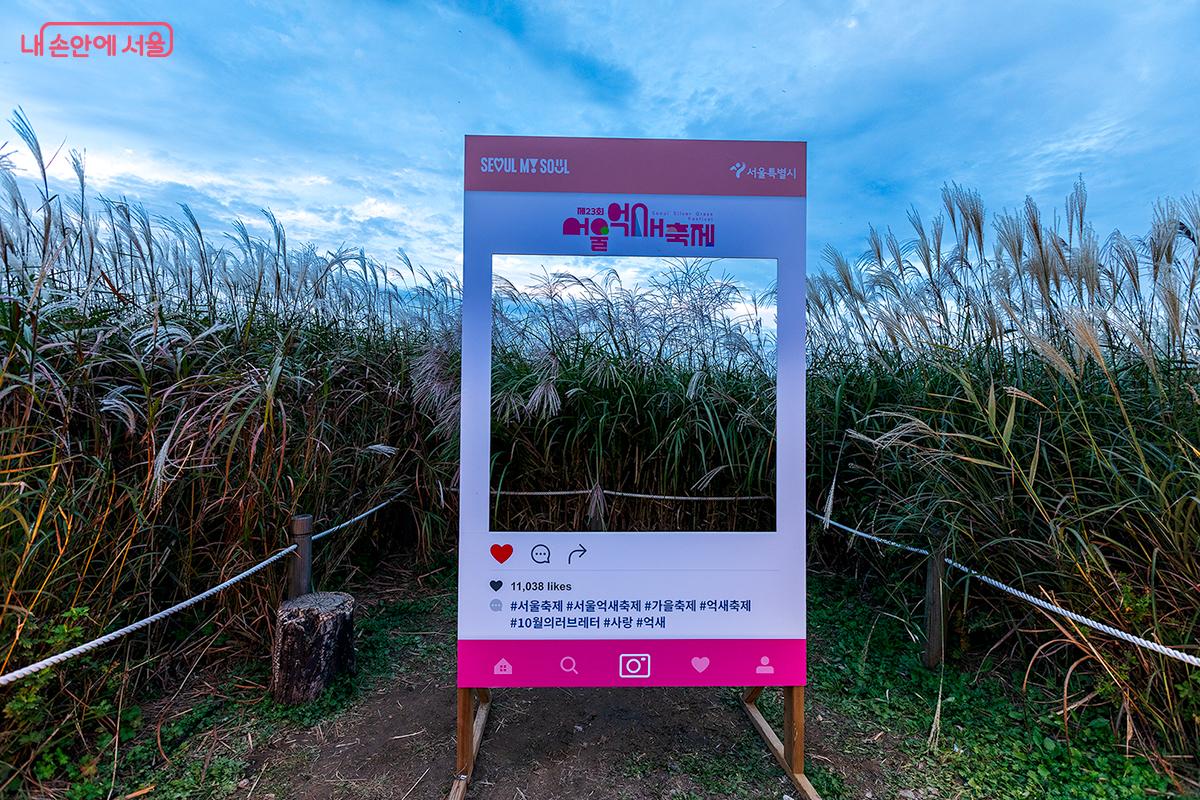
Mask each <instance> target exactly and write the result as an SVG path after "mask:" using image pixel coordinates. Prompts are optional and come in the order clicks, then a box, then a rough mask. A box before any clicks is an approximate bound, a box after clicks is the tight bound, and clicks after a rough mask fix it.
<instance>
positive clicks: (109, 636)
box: [0, 544, 296, 686]
mask: <svg viewBox="0 0 1200 800" xmlns="http://www.w3.org/2000/svg"><path fill="white" fill-rule="evenodd" d="M295 549H296V545H294V544H290V545H288V546H287V547H285V548H284V549H282V550H280V551H279V552H278V553H275V554H274V555H272V556H269V557H268V558H266V559H265V560H263V561H260V562H258V563H257V564H255V565H254V566H253V567H251V568H250V569H248V570H246V571H245V572H241V573H238V574H237V575H234V576H233V577H232V578H230V579H229V580H227V581H225V582H224V583H219V584H217V585H216V586H214V587H212V588H211V589H208V590H207V591H204V592H201V593H200V594H198V595H196V596H195V597H190V598H188V599H187V600H184V601H183V602H182V603H176V604H175V605H173V606H171V607H170V608H167V609H163V610H162V611H159V612H158V613H157V614H154V615H152V616H149V617H146V618H145V619H143V620H138V621H137V622H135V623H133V624H132V625H126V626H125V627H124V628H121V629H120V630H115V631H113V632H112V633H106V634H105V635H103V636H101V637H100V638H99V639H93V640H92V641H90V642H88V643H87V644H81V645H79V646H78V647H73V648H71V649H70V650H67V651H66V652H63V653H59V654H58V655H53V656H50V657H49V658H43V659H42V660H41V661H39V662H37V663H36V664H30V665H29V666H28V667H22V668H21V669H18V670H16V671H14V672H10V673H8V674H7V675H0V686H7V685H8V684H10V683H16V682H17V681H19V680H21V679H22V678H28V677H29V676H30V675H32V674H34V673H35V672H41V671H42V670H44V669H46V668H47V667H53V666H54V665H55V664H61V663H62V662H64V661H66V660H67V659H70V658H74V657H75V656H78V655H83V654H84V653H87V652H89V651H91V650H95V649H96V648H97V647H103V646H104V645H106V644H108V643H109V642H112V641H115V640H117V639H120V638H121V637H122V636H126V635H128V634H131V633H133V632H134V631H139V630H141V629H142V628H145V627H146V626H147V625H151V624H153V623H155V622H158V621H159V620H160V619H166V618H167V617H169V616H171V615H172V614H175V613H178V612H180V611H183V610H184V609H185V608H190V607H192V606H194V605H196V604H197V603H199V602H202V601H204V600H207V599H208V598H210V597H212V596H213V595H214V594H217V593H218V592H221V591H223V590H225V589H228V588H229V587H230V586H233V585H234V584H235V583H237V582H238V581H240V580H243V579H245V578H249V577H250V576H251V575H253V574H254V573H256V572H258V571H259V570H261V569H263V568H265V567H268V566H270V565H271V564H274V563H275V562H276V561H278V560H279V559H281V558H283V557H284V556H286V555H287V554H288V553H291V552H292V551H293V550H295Z"/></svg>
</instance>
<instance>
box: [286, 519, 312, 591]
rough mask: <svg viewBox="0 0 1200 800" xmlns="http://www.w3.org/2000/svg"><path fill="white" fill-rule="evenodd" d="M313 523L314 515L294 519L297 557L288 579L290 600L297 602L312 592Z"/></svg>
mask: <svg viewBox="0 0 1200 800" xmlns="http://www.w3.org/2000/svg"><path fill="white" fill-rule="evenodd" d="M312 523H313V518H312V514H297V515H296V516H294V517H292V541H293V542H295V544H296V557H295V558H294V559H292V571H291V574H290V576H289V578H288V591H287V599H288V600H295V599H296V598H297V597H299V596H300V595H302V594H308V593H309V592H311V591H312Z"/></svg>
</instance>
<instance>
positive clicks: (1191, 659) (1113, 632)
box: [808, 509, 1200, 667]
mask: <svg viewBox="0 0 1200 800" xmlns="http://www.w3.org/2000/svg"><path fill="white" fill-rule="evenodd" d="M808 513H809V514H811V515H812V516H814V517H816V518H817V519H819V520H821V522H822V523H823V524H824V525H826V526H829V525H832V526H833V527H835V528H840V529H841V530H844V531H846V532H847V533H850V534H853V535H854V536H857V537H859V538H862V539H869V540H870V541H872V542H879V543H880V544H886V545H889V546H891V547H899V548H902V549H904V550H908V551H909V552H912V553H919V554H920V555H924V556H928V555H929V551H928V550H925V549H922V548H920V547H912V546H911V545H907V544H901V543H900V542H893V541H892V540H890V539H884V538H883V537H881V536H872V535H871V534H869V533H864V532H863V531H860V530H856V529H854V528H851V527H849V526H847V525H843V524H841V523H840V522H834V521H833V520H831V519H829V517H827V516H824V515H822V514H818V513H817V512H815V511H813V510H812V509H809V510H808ZM944 561H945V562H946V565H947V566H949V567H953V568H954V569H957V570H959V571H960V572H965V573H966V574H967V575H969V576H971V577H972V578H975V579H977V580H981V581H983V582H984V583H986V584H987V585H988V586H991V587H993V588H996V589H999V590H1000V591H1002V592H1007V593H1008V594H1011V595H1012V596H1013V597H1016V598H1019V599H1021V600H1024V601H1025V602H1027V603H1031V604H1033V605H1035V606H1037V607H1038V608H1040V609H1042V610H1043V611H1049V612H1051V613H1053V614H1058V615H1060V616H1063V617H1066V618H1067V619H1069V620H1071V621H1072V622H1076V623H1078V624H1080V625H1084V626H1086V627H1088V628H1091V629H1092V630H1095V631H1099V632H1100V633H1104V634H1107V635H1109V636H1112V637H1113V638H1116V639H1120V640H1122V641H1125V642H1129V643H1130V644H1134V645H1137V646H1138V647H1143V648H1145V649H1147V650H1153V651H1154V652H1156V653H1158V654H1160V655H1164V656H1166V657H1167V658H1173V659H1175V660H1176V661H1182V662H1183V663H1185V664H1190V665H1191V666H1193V667H1200V657H1197V656H1194V655H1192V654H1191V653H1184V652H1182V651H1180V650H1175V649H1173V648H1170V647H1167V646H1166V645H1162V644H1159V643H1158V642H1152V641H1150V640H1149V639H1143V638H1142V637H1141V636H1134V635H1133V634H1132V633H1126V632H1125V631H1123V630H1119V629H1117V628H1114V627H1112V626H1111V625H1106V624H1104V623H1103V622H1097V621H1096V620H1094V619H1089V618H1088V617H1085V616H1083V615H1081V614H1076V613H1075V612H1074V611H1069V610H1067V609H1065V608H1063V607H1062V606H1058V605H1055V604H1054V603H1051V602H1049V601H1047V600H1043V599H1041V598H1040V597H1035V596H1033V595H1031V594H1029V593H1028V592H1023V591H1021V590H1020V589H1017V588H1014V587H1012V586H1009V585H1008V584H1006V583H1001V582H1000V581H998V580H996V579H995V578H989V577H988V576H987V575H984V574H983V573H981V572H976V571H975V570H973V569H971V568H970V567H968V566H967V565H965V564H960V563H959V562H957V561H955V560H953V559H950V558H947V559H944Z"/></svg>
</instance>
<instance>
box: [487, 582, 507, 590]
mask: <svg viewBox="0 0 1200 800" xmlns="http://www.w3.org/2000/svg"><path fill="white" fill-rule="evenodd" d="M503 585H504V581H492V582H491V583H489V584H488V586H491V587H492V591H493V592H498V591H500V587H501V586H503Z"/></svg>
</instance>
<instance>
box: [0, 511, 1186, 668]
mask: <svg viewBox="0 0 1200 800" xmlns="http://www.w3.org/2000/svg"><path fill="white" fill-rule="evenodd" d="M451 491H454V492H456V491H457V487H453V488H451ZM596 491H597V490H596V489H568V490H557V491H498V490H493V491H492V494H494V495H505V496H511V497H566V496H583V495H591V494H594V493H596ZM599 492H600V493H602V494H604V495H606V496H610V497H629V498H635V499H640V500H666V501H696V502H733V501H759V500H771V499H773V498H772V497H771V496H769V495H754V496H745V497H730V496H697V495H659V494H643V493H640V492H622V491H616V490H613V489H600V490H599ZM399 497H400V495H399V494H397V495H394V496H392V497H390V498H388V499H387V500H384V501H383V502H382V503H379V504H378V505H375V506H372V507H371V508H369V509H367V510H366V511H364V512H362V513H361V514H359V515H358V516H355V517H353V518H351V519H348V520H346V521H345V522H341V523H339V524H337V525H334V526H333V527H331V528H327V529H326V530H323V531H321V532H320V533H315V534H311V537H308V534H305V536H306V537H308V538H309V540H310V541H311V542H317V541H320V540H321V539H323V538H325V537H326V536H330V535H332V534H334V533H337V532H338V531H340V530H343V529H345V528H347V527H349V526H351V525H353V524H354V523H356V522H361V521H362V520H364V519H366V518H367V517H369V516H371V515H372V514H374V513H376V512H377V511H379V510H380V509H382V508H384V507H385V506H387V505H389V504H391V503H393V502H395V501H396V499H398V498H399ZM807 513H808V514H809V515H810V516H812V517H813V518H815V519H817V520H819V521H820V522H821V524H822V526H823V527H825V528H826V529H829V528H831V527H832V528H837V529H838V530H841V531H844V532H846V533H848V534H850V535H852V536H854V537H856V538H859V539H864V540H867V541H871V542H875V543H877V544H881V545H885V546H887V547H892V548H897V549H900V550H905V551H908V552H910V553H915V554H917V555H921V556H926V557H928V558H929V559H930V562H931V564H932V563H933V562H935V561H936V560H937V557H936V556H934V555H933V554H932V553H931V552H930V551H929V550H927V549H925V548H923V547H916V546H913V545H909V544H904V543H903V542H897V541H894V540H892V539H887V538H884V537H882V536H876V535H874V534H871V533H867V532H865V531H860V530H858V529H856V528H852V527H850V526H848V525H843V524H842V523H840V522H835V521H834V520H832V519H830V517H829V516H828V514H827V513H826V514H819V513H817V512H816V511H813V510H812V509H808V510H807ZM310 527H311V526H310ZM300 548H301V545H300V544H295V543H294V544H291V545H288V546H287V547H285V548H283V549H281V550H279V551H277V552H275V553H273V554H271V555H270V556H268V557H267V558H265V559H263V560H262V561H260V562H258V563H257V564H255V565H254V566H252V567H250V568H248V569H246V570H244V571H242V572H240V573H238V574H237V575H235V576H233V577H232V578H230V579H228V580H226V581H224V582H222V583H219V584H217V585H216V586H213V587H212V588H210V589H207V590H205V591H203V592H201V593H200V594H197V595H195V596H194V597H190V598H188V599H187V600H184V601H182V602H180V603H176V604H175V605H173V606H171V607H170V608H166V609H163V610H162V611H159V612H158V613H156V614H152V615H151V616H149V617H146V618H145V619H142V620H139V621H137V622H134V623H132V624H130V625H126V626H125V627H123V628H120V629H119V630H115V631H113V632H111V633H107V634H105V635H104V636H101V637H99V638H96V639H93V640H92V641H90V642H87V643H85V644H81V645H79V646H77V647H73V648H71V649H70V650H66V651H64V652H62V653H58V654H56V655H53V656H50V657H48V658H44V659H42V660H41V661H38V662H36V663H34V664H30V665H29V666H27V667H22V668H21V669H18V670H14V671H13V672H9V673H7V674H5V675H0V687H4V686H8V685H10V684H13V683H16V682H17V681H19V680H21V679H22V678H27V677H29V676H30V675H33V674H35V673H37V672H40V671H42V670H44V669H47V668H49V667H53V666H55V665H57V664H61V663H63V662H64V661H68V660H69V659H72V658H74V657H76V656H79V655H83V654H84V653H87V652H90V651H92V650H95V649H96V648H99V647H103V646H104V645H106V644H109V643H111V642H113V641H116V640H117V639H120V638H121V637H123V636H127V635H129V634H131V633H134V632H135V631H139V630H141V629H142V628H145V627H147V626H149V625H152V624H154V623H155V622H158V621H160V620H163V619H166V618H167V617H169V616H171V615H173V614H177V613H179V612H180V611H183V610H185V609H187V608H190V607H192V606H194V605H196V604H198V603H201V602H203V601H205V600H207V599H208V598H210V597H212V596H214V595H216V594H219V593H220V592H222V591H224V590H225V589H228V588H229V587H230V586H233V585H235V584H237V583H239V582H241V581H243V580H245V579H246V578H249V577H250V576H251V575H254V574H255V573H257V572H259V571H261V570H263V569H265V568H267V567H268V566H270V565H271V564H274V563H275V562H276V561H279V560H280V559H282V558H284V557H285V556H288V555H290V554H292V553H294V552H296V551H297V550H298V549H300ZM304 549H305V553H310V552H311V551H310V550H308V549H307V543H304ZM941 560H942V562H944V564H945V566H949V567H950V568H952V569H956V570H958V571H960V572H962V573H964V574H966V575H967V576H969V577H971V578H975V579H976V580H979V581H982V582H983V583H985V584H987V585H988V586H991V587H992V588H994V589H998V590H1000V591H1002V592H1005V593H1007V594H1009V595H1011V596H1013V597H1016V598H1017V599H1019V600H1023V601H1025V602H1027V603H1029V604H1031V605H1034V606H1036V607H1038V608H1040V609H1042V610H1043V611H1047V612H1049V613H1052V614H1058V615H1059V616H1061V617H1064V618H1065V619H1069V620H1071V621H1072V622H1075V623H1077V624H1079V625H1083V626H1085V627H1088V628H1091V629H1092V630H1094V631H1097V632H1099V633H1103V634H1105V635H1107V636H1111V637H1113V638H1115V639H1119V640H1121V641H1124V642H1128V643H1129V644H1133V645H1135V646H1137V647H1141V648H1144V649H1147V650H1151V651H1153V652H1155V653H1158V654H1159V655H1162V656H1165V657H1167V658H1172V659H1175V660H1176V661H1181V662H1183V663H1185V664H1188V665H1190V666H1193V667H1200V657H1197V656H1195V655H1192V654H1191V653H1185V652H1183V651H1181V650H1177V649H1174V648H1171V647H1167V646H1166V645H1162V644H1159V643H1158V642H1154V641H1151V640H1149V639H1146V638H1143V637H1141V636H1135V635H1134V634H1131V633H1127V632H1126V631H1123V630H1120V629H1118V628H1114V627H1112V626H1111V625H1107V624H1105V623H1103V622H1099V621H1097V620H1094V619H1090V618H1088V617H1085V616H1083V615H1082V614H1077V613H1075V612H1073V611H1071V610H1069V609H1066V608H1063V607H1062V606H1059V605H1056V604H1055V603H1051V602H1049V601H1048V600H1044V599H1042V598H1040V597H1036V596H1034V595H1032V594H1029V593H1028V592H1025V591H1022V590H1021V589H1017V588H1015V587H1013V586H1009V585H1008V584H1006V583H1003V582H1001V581H998V580H996V579H995V578H992V577H989V576H987V575H984V574H983V573H981V572H978V571H976V570H974V569H972V568H970V567H968V566H967V565H965V564H961V563H959V562H958V561H955V560H953V559H951V558H944V557H943V558H942V559H941ZM938 566H939V569H940V565H938ZM937 597H938V598H939V601H940V589H939V590H938V593H937ZM939 618H940V617H939Z"/></svg>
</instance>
